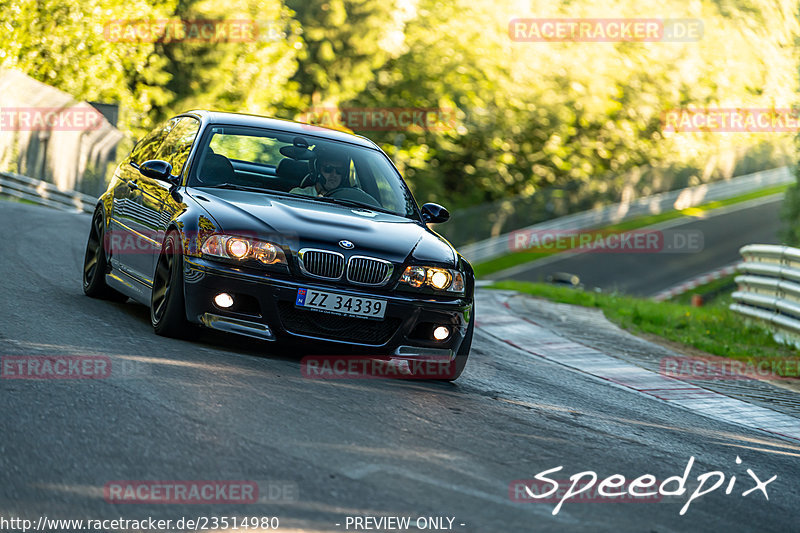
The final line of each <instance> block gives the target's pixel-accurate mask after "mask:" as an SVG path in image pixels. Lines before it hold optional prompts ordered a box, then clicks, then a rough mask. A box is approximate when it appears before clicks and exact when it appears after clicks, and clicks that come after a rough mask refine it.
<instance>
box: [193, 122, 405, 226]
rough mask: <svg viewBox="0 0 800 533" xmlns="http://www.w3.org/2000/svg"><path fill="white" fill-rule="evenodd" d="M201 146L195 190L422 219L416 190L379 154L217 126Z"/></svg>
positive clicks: (317, 140) (320, 141) (288, 135)
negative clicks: (282, 198) (211, 189)
mask: <svg viewBox="0 0 800 533" xmlns="http://www.w3.org/2000/svg"><path fill="white" fill-rule="evenodd" d="M200 142H201V145H200V148H199V150H198V152H197V164H195V165H193V166H192V172H191V175H190V177H189V185H190V186H192V187H223V188H241V189H243V190H249V191H257V192H258V191H263V192H264V193H279V194H282V195H286V194H291V195H296V196H298V197H306V198H308V199H314V200H318V201H321V202H331V203H341V204H343V205H347V206H349V207H365V208H368V209H374V210H377V211H385V212H388V213H392V214H396V215H400V216H404V217H416V213H417V207H416V203H415V202H414V198H413V197H412V196H411V192H410V191H409V190H408V187H406V185H405V183H404V182H403V180H402V178H401V177H400V175H399V173H398V172H397V170H396V169H395V168H394V166H393V165H392V163H391V162H390V161H389V159H388V158H387V157H386V155H385V154H383V153H382V152H379V151H377V150H372V149H369V148H363V147H359V146H355V145H351V144H347V143H341V142H335V141H329V140H324V139H320V138H318V137H314V136H310V135H301V136H298V135H296V134H291V133H280V132H275V131H271V130H261V129H256V128H246V127H239V126H212V127H211V128H209V132H208V133H206V135H205V136H204V138H203V139H202V140H201V141H200Z"/></svg>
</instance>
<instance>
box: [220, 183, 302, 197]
mask: <svg viewBox="0 0 800 533" xmlns="http://www.w3.org/2000/svg"><path fill="white" fill-rule="evenodd" d="M204 187H207V188H209V189H231V190H234V191H248V192H260V193H264V194H275V195H278V196H289V197H292V198H296V197H298V196H300V195H298V194H292V193H290V192H283V191H276V190H274V189H262V188H261V187H251V186H249V185H239V184H238V183H227V182H226V183H220V184H218V185H204Z"/></svg>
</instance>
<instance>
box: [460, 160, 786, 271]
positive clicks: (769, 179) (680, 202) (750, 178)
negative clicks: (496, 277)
mask: <svg viewBox="0 0 800 533" xmlns="http://www.w3.org/2000/svg"><path fill="white" fill-rule="evenodd" d="M793 180H794V176H793V175H792V170H791V168H790V167H781V168H774V169H771V170H763V171H761V172H756V173H753V174H747V175H745V176H739V177H736V178H732V179H730V180H728V181H724V182H714V183H707V184H704V185H697V186H695V187H688V188H686V189H679V190H676V191H669V192H665V193H661V194H656V195H653V196H646V197H644V198H639V199H637V200H633V201H631V202H625V203H618V204H613V205H608V206H605V207H600V208H597V209H592V210H590V211H583V212H581V213H575V214H574V215H567V216H564V217H559V218H556V219H553V220H548V221H547V222H541V223H539V224H534V225H533V226H528V227H526V228H520V229H519V230H518V231H541V230H581V229H592V228H598V227H602V226H608V225H611V224H616V223H618V222H622V221H624V220H628V219H631V218H636V217H641V216H646V215H652V214H658V213H663V212H665V211H670V210H672V209H686V208H688V207H693V206H696V205H700V204H702V203H706V202H712V201H715V200H723V199H726V198H733V197H734V196H739V195H741V194H746V193H749V192H753V191H757V190H760V189H764V188H766V187H772V186H775V185H782V184H785V183H791V182H792V181H793ZM511 235H512V233H506V234H503V235H499V236H497V237H492V238H490V239H486V240H483V241H480V242H476V243H473V244H467V245H464V246H459V247H458V248H459V252H461V254H462V255H463V256H464V257H466V258H467V259H469V260H470V261H472V262H481V261H488V260H490V259H494V258H495V257H500V256H502V255H506V254H508V253H511V248H510V246H509V242H510V238H511V237H510V236H511Z"/></svg>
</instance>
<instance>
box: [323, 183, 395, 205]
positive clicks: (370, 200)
mask: <svg viewBox="0 0 800 533" xmlns="http://www.w3.org/2000/svg"><path fill="white" fill-rule="evenodd" d="M325 196H330V197H331V198H338V199H340V200H352V201H354V202H360V203H362V204H367V205H371V206H374V207H382V206H381V204H380V202H378V201H377V200H376V199H375V198H374V197H373V196H372V195H371V194H369V193H366V192H364V191H362V190H361V189H355V188H353V187H341V188H339V189H334V190H332V191H330V192H328V193H326V194H325Z"/></svg>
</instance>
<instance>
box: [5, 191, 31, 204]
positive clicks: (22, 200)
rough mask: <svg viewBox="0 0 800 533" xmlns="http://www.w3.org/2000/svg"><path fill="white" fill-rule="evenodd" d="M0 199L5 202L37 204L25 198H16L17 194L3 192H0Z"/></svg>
mask: <svg viewBox="0 0 800 533" xmlns="http://www.w3.org/2000/svg"><path fill="white" fill-rule="evenodd" d="M0 200H5V201H7V202H17V203H20V204H30V205H39V204H37V203H36V202H32V201H31V200H26V199H25V198H18V197H17V196H11V195H9V194H3V193H0Z"/></svg>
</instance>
